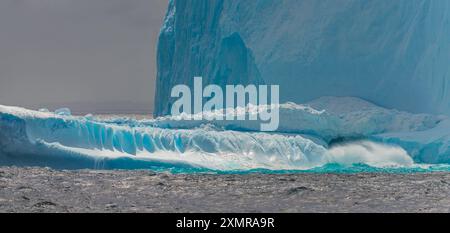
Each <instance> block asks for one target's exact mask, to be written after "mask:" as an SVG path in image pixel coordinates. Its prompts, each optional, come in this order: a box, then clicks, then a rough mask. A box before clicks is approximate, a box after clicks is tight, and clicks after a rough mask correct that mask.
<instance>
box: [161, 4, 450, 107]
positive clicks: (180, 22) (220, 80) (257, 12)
mask: <svg viewBox="0 0 450 233" xmlns="http://www.w3.org/2000/svg"><path fill="white" fill-rule="evenodd" d="M449 61H450V2H449V1H447V0H433V1H429V0H397V1H391V0H378V1H373V0H340V1H336V0H276V1H273V0H253V1H226V0H209V1H204V0H171V1H170V5H169V9H168V13H167V16H166V19H165V23H164V25H163V28H162V29H161V35H160V38H159V44H158V77H157V95H156V102H155V103H156V112H155V115H157V116H161V115H167V114H169V110H170V106H171V103H172V102H173V100H171V99H170V98H169V96H170V89H171V87H173V86H174V85H177V84H187V85H191V84H192V78H193V77H194V76H203V77H204V81H205V82H206V83H208V84H211V83H214V84H219V85H225V84H236V83H239V84H247V83H253V84H261V83H265V84H278V85H280V88H281V89H280V94H281V102H288V101H291V102H295V103H305V102H307V101H311V100H313V99H316V98H319V97H322V96H353V97H359V98H363V99H365V100H369V101H370V102H373V103H376V104H377V105H380V106H383V107H387V108H395V109H399V110H405V111H408V112H414V113H434V114H436V113H438V114H440V113H443V114H449V113H450V101H449V100H450V85H449V81H450V66H449V64H448V62H449Z"/></svg>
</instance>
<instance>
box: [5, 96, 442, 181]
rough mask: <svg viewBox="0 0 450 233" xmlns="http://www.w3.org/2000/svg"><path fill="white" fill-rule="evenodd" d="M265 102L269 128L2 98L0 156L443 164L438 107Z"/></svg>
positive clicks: (318, 167) (57, 161)
mask: <svg viewBox="0 0 450 233" xmlns="http://www.w3.org/2000/svg"><path fill="white" fill-rule="evenodd" d="M266 107H268V108H279V109H280V114H281V115H280V117H281V120H280V122H281V125H280V128H279V131H277V132H273V133H263V132H257V131H256V130H257V129H259V125H258V122H250V121H186V120H179V119H178V120H177V119H176V118H175V117H161V118H157V119H150V120H134V119H130V118H120V119H107V120H105V119H100V118H96V117H95V116H86V117H77V116H70V115H68V111H67V110H66V111H64V113H65V114H54V113H50V112H45V111H32V110H27V109H23V108H18V107H7V106H0V164H4V165H5V164H6V165H41V166H51V167H57V168H102V169H114V168H119V169H134V168H150V169H155V170H172V171H174V172H190V171H205V172H207V171H217V172H241V171H244V172H245V171H254V170H261V169H264V170H267V171H279V172H283V171H352V170H356V171H372V170H373V171H379V170H380V169H381V170H399V171H409V170H411V171H429V170H442V169H444V170H445V169H447V165H446V164H448V163H450V156H449V148H450V147H449V145H450V144H449V141H448V138H449V137H448V134H449V133H450V131H449V130H448V127H449V119H448V117H445V116H434V115H427V114H410V113H406V112H401V111H396V110H388V109H384V108H381V107H378V106H375V105H373V104H371V103H369V102H366V101H363V100H360V99H357V98H336V97H323V98H320V99H318V100H315V101H312V102H310V103H308V104H305V105H297V104H294V103H287V104H281V105H273V106H266ZM237 111H238V112H242V111H240V110H237ZM255 111H257V108H253V109H252V108H250V113H249V114H255ZM205 114H217V113H205ZM427 135H434V137H429V136H427ZM429 164H434V165H429Z"/></svg>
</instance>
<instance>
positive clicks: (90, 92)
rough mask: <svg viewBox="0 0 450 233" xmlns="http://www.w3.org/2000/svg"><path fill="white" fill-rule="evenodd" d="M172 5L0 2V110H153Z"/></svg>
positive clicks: (125, 0)
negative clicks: (159, 52) (160, 44)
mask: <svg viewBox="0 0 450 233" xmlns="http://www.w3.org/2000/svg"><path fill="white" fill-rule="evenodd" d="M167 1H168V0H0V104H3V105H18V106H23V107H29V108H38V107H49V108H54V107H57V106H59V105H64V106H68V107H72V108H74V109H75V111H95V109H98V110H99V111H102V110H105V111H108V110H113V109H115V110H118V111H121V110H122V111H128V110H137V111H139V110H143V109H151V108H152V105H153V95H154V86H155V85H154V81H155V75H156V70H155V63H156V61H155V57H156V42H157V38H158V33H159V29H160V26H161V24H162V21H163V17H164V15H165V12H166V8H167Z"/></svg>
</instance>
